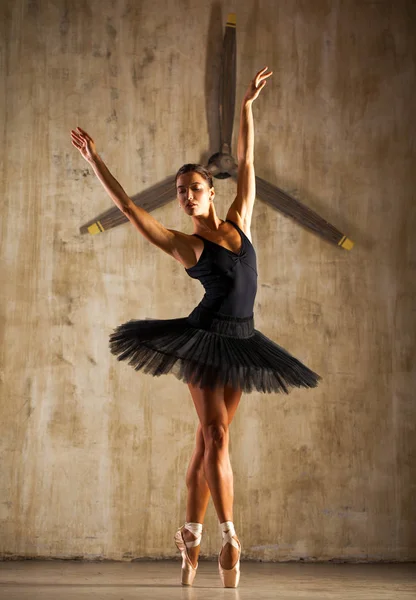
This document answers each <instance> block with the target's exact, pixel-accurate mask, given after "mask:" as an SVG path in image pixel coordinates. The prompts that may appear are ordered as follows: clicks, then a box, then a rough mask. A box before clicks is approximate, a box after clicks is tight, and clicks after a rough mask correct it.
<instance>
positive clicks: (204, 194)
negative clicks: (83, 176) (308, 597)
mask: <svg viewBox="0 0 416 600" xmlns="http://www.w3.org/2000/svg"><path fill="white" fill-rule="evenodd" d="M271 74H272V73H271V72H270V71H268V70H267V67H265V68H264V69H262V70H260V71H259V72H258V73H257V74H256V76H255V77H254V79H253V80H252V81H251V82H250V85H249V86H248V89H247V91H246V93H245V96H244V99H243V102H242V106H241V118H240V130H239V137H238V150H237V154H238V181H237V195H236V198H235V199H234V201H233V203H232V204H231V206H230V208H229V210H228V213H227V217H226V220H225V221H224V220H222V219H220V218H219V217H218V216H217V214H216V210H215V205H214V197H215V191H214V187H213V183H212V178H211V174H210V173H209V172H208V171H206V170H205V169H204V167H202V166H201V165H194V164H187V165H184V166H183V167H181V168H180V169H179V171H178V173H177V176H176V193H177V199H178V203H179V207H180V208H181V209H182V210H183V211H184V212H185V214H187V215H188V216H189V217H191V219H192V221H193V226H194V233H193V234H192V235H187V234H185V233H182V232H180V231H175V230H173V229H166V228H165V227H164V226H163V225H162V224H161V223H159V222H158V221H157V220H156V219H154V217H153V216H152V215H150V214H149V213H148V212H146V211H145V210H143V209H142V208H140V207H138V206H136V205H135V204H134V203H133V202H132V200H131V199H130V198H129V197H128V196H127V194H126V193H125V191H124V190H123V188H122V187H121V186H120V184H119V183H118V182H117V181H116V180H115V179H114V177H113V176H112V175H111V174H110V172H109V171H108V169H107V167H106V166H105V164H104V163H103V161H102V160H101V158H100V157H99V155H98V153H97V151H96V148H95V144H94V142H93V140H92V139H91V137H90V136H89V135H88V134H87V133H86V132H85V131H83V130H82V129H81V128H79V127H78V128H77V129H76V130H72V131H71V136H72V143H73V145H74V146H75V147H76V148H78V150H79V151H80V152H81V154H82V156H83V157H84V158H85V159H86V160H87V161H88V163H89V164H90V165H91V167H92V168H93V169H94V172H95V174H96V175H97V177H98V179H99V180H100V181H101V183H102V184H103V186H104V188H105V189H106V191H107V192H108V194H109V195H110V197H111V198H112V200H113V201H114V202H115V204H116V205H117V206H118V207H119V209H120V210H121V211H123V213H124V214H125V215H126V216H127V217H128V218H129V220H130V221H131V222H132V224H133V225H134V226H135V227H136V228H137V229H138V230H139V231H140V233H141V234H142V235H144V236H145V238H146V239H148V240H149V241H150V242H151V243H153V244H155V245H156V246H158V247H159V248H161V249H162V250H164V251H165V252H167V253H168V254H170V255H171V256H172V257H173V258H175V259H176V260H177V261H179V262H180V263H181V264H182V265H183V266H184V268H185V271H186V272H187V274H188V275H189V276H190V277H192V278H194V279H198V280H200V281H201V283H202V284H203V286H204V288H205V292H206V293H205V295H204V298H203V299H202V301H201V302H200V304H199V305H198V306H197V307H196V308H194V310H193V311H192V312H191V313H190V315H189V316H188V317H185V318H179V319H146V320H131V321H128V322H127V323H124V324H122V325H119V326H118V327H117V328H116V329H115V330H114V332H113V333H112V334H111V336H110V348H111V351H112V352H113V353H114V354H115V355H117V356H118V360H128V361H129V364H131V365H132V366H133V367H134V368H135V369H136V370H139V369H141V370H143V371H144V372H146V373H150V374H152V375H154V376H159V375H161V374H167V373H172V374H174V375H175V376H176V377H177V378H178V379H181V380H183V381H184V382H186V383H187V385H188V387H189V390H190V393H191V396H192V399H193V402H194V404H195V408H196V412H197V415H198V418H199V425H198V429H197V432H196V445H195V449H194V452H193V455H192V458H191V461H190V464H189V467H188V472H187V475H186V484H187V489H188V496H187V508H186V521H185V524H184V526H183V527H181V528H179V529H178V531H177V532H176V534H175V542H176V545H177V547H178V548H179V550H180V551H181V553H182V583H183V584H184V585H192V583H193V580H194V577H195V574H196V570H197V567H198V555H199V548H200V541H201V534H202V526H203V522H204V517H205V512H206V509H207V504H208V501H209V497H210V495H211V496H212V499H213V502H214V506H215V510H216V512H217V515H218V519H219V522H220V525H221V529H222V535H223V544H222V548H221V551H220V554H219V557H218V565H219V572H220V576H221V579H222V582H223V585H224V586H225V587H237V585H238V582H239V577H240V554H241V545H240V542H239V540H238V537H237V535H236V533H235V528H234V525H233V473H232V469H231V464H230V459H229V454H228V442H229V426H230V423H231V422H232V419H233V417H234V415H235V412H236V410H237V407H238V404H239V401H240V398H241V394H242V392H243V391H244V392H251V391H252V390H253V389H255V390H258V391H261V392H269V393H270V392H280V391H284V392H285V393H288V388H289V387H291V386H296V387H301V386H303V387H316V385H317V382H318V380H319V379H320V377H319V375H317V374H316V373H314V372H313V371H311V370H310V369H308V367H306V366H305V365H304V364H302V363H301V362H300V361H299V360H297V359H296V358H294V357H293V356H292V355H290V354H289V353H288V352H287V351H286V350H285V349H284V348H282V347H280V346H278V345H277V344H276V343H275V342H273V341H272V340H270V339H269V338H267V337H266V336H265V335H263V334H262V333H261V332H260V331H258V330H256V329H255V328H254V318H253V317H254V315H253V306H254V300H255V296H256V291H257V265H256V253H255V250H254V247H253V245H252V243H251V236H250V224H251V218H252V213H253V205H254V199H255V176H254V156H253V150H254V126H253V114H252V103H253V101H254V100H255V99H256V98H257V97H258V95H259V94H260V92H261V90H262V89H263V88H264V86H265V85H266V81H267V78H268V77H270V75H271Z"/></svg>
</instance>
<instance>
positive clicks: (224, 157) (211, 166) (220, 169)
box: [208, 152, 237, 179]
mask: <svg viewBox="0 0 416 600" xmlns="http://www.w3.org/2000/svg"><path fill="white" fill-rule="evenodd" d="M236 168H237V163H236V162H235V160H234V158H233V157H232V156H231V154H226V153H225V152H216V153H215V154H213V155H212V156H211V158H210V159H209V161H208V170H209V171H210V172H211V173H212V175H213V176H214V177H215V178H216V179H227V178H228V177H231V174H232V172H233V171H234V170H235V169H236Z"/></svg>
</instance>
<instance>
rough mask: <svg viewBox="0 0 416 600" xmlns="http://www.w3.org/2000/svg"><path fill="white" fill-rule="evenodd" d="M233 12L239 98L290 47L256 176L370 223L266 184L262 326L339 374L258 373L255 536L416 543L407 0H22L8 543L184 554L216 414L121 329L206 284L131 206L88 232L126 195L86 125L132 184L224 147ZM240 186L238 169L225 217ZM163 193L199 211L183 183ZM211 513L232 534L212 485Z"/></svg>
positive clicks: (12, 549)
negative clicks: (112, 349)
mask: <svg viewBox="0 0 416 600" xmlns="http://www.w3.org/2000/svg"><path fill="white" fill-rule="evenodd" d="M231 10H236V12H237V27H238V29H237V36H238V78H237V79H238V81H237V102H238V104H239V103H240V101H241V98H242V95H243V92H244V90H245V87H246V84H247V83H248V81H249V80H250V78H251V77H252V76H253V75H254V73H255V72H256V70H257V69H258V68H260V67H261V66H263V65H265V64H267V65H269V67H270V68H272V69H273V70H274V76H273V79H272V81H270V84H269V86H268V87H267V89H266V90H265V91H264V93H263V94H262V96H261V98H260V99H259V100H258V101H257V103H256V105H255V125H256V169H257V173H258V175H260V176H262V177H264V178H266V179H268V180H269V181H271V182H272V183H274V184H276V185H279V186H280V187H282V188H284V189H286V190H288V191H290V192H292V193H294V194H295V195H297V196H298V197H299V198H300V199H301V200H302V201H303V202H304V203H305V204H307V205H309V206H310V207H311V208H313V209H315V210H316V211H317V212H319V213H320V214H321V215H322V216H323V217H325V218H326V219H328V220H329V221H330V222H331V223H333V224H334V225H336V226H337V227H338V228H339V229H340V230H341V231H342V232H345V233H346V234H347V235H349V236H350V237H351V238H352V239H353V240H354V241H355V243H356V246H355V248H354V249H353V250H352V251H351V252H347V251H345V250H341V249H339V248H337V247H335V246H332V245H330V244H328V243H327V242H324V241H322V240H321V239H320V238H319V237H317V236H316V235H313V234H311V233H309V232H308V231H306V230H304V229H302V228H301V227H300V226H298V225H297V224H296V223H294V222H293V221H291V220H290V219H288V218H286V217H284V216H282V215H281V214H280V213H279V212H276V211H275V210H273V209H271V208H270V207H269V206H266V205H265V204H264V203H262V202H261V201H260V200H257V202H256V206H255V210H254V218H253V222H252V236H253V243H254V245H255V247H256V249H257V253H258V265H259V290H258V295H257V299H256V305H255V319H256V327H257V329H259V330H261V331H262V332H263V333H264V334H266V335H268V336H269V337H271V338H272V339H274V340H275V341H277V342H278V343H279V344H281V345H282V346H284V347H286V348H287V349H288V350H289V351H290V352H292V353H293V354H294V355H295V356H298V357H299V358H300V359H301V360H303V361H304V362H306V364H308V365H309V366H310V367H311V368H313V369H314V370H316V371H317V372H318V373H320V374H321V375H322V376H323V382H322V383H321V385H320V386H319V388H317V389H314V390H294V391H292V392H291V394H290V396H282V395H277V394H276V395H264V394H257V393H253V394H250V395H246V396H243V399H242V402H241V405H240V408H239V411H238V412H237V415H236V417H235V421H234V423H233V425H232V433H231V436H232V442H231V444H232V447H231V452H232V463H233V466H234V472H235V523H236V526H237V531H238V533H239V535H240V538H241V541H242V544H243V549H244V556H245V557H250V558H257V559H263V560H287V559H304V560H314V559H323V560H327V559H332V558H341V559H345V560H378V559H383V560H406V559H415V558H416V545H415V543H416V535H415V522H416V516H415V504H414V498H415V494H416V489H415V466H414V465H415V459H416V453H415V445H416V442H415V439H416V437H415V416H416V415H415V413H416V408H415V389H416V385H415V384H416V378H415V321H416V319H415V298H416V295H415V291H416V277H415V267H416V262H415V260H416V256H415V242H414V237H415V236H414V231H415V227H416V220H415V217H416V214H415V203H414V200H415V196H414V190H415V184H416V177H415V117H414V110H415V105H414V97H415V92H416V85H415V17H416V11H415V5H414V3H413V2H412V1H411V0H409V1H406V0H402V1H401V0H394V1H393V0H385V1H382V0H380V1H374V2H370V1H360V2H358V1H357V2H355V1H353V0H351V1H347V0H344V1H342V0H339V1H337V0H333V1H331V0H314V1H312V0H309V1H307V0H299V1H295V0H293V1H292V0H290V1H288V2H279V3H278V2H274V1H273V0H267V1H266V0H265V1H260V0H258V1H256V0H244V1H240V2H238V3H237V1H236V0H232V1H231V2H224V1H221V2H217V3H215V2H214V3H207V2H205V1H204V2H202V1H201V2H192V1H191V0H176V1H175V2H168V1H167V0H166V1H162V0H151V1H150V0H141V1H136V2H134V1H133V0H131V1H127V0H126V1H121V0H120V1H118V2H111V1H110V0H104V1H103V0H100V1H98V0H91V1H87V0H84V1H82V0H77V1H73V2H72V1H71V2H66V1H64V0H55V1H52V0H51V1H49V2H48V1H41V0H27V1H23V0H3V1H2V3H1V13H2V14H1V19H0V23H1V25H0V27H1V40H2V41H1V55H0V58H1V72H2V77H3V82H4V84H5V85H4V86H2V87H1V96H0V97H1V111H0V118H1V119H2V122H1V131H2V132H3V143H2V150H3V161H2V171H1V177H2V220H1V280H0V283H1V295H2V303H1V346H0V358H1V371H0V383H1V409H0V410H1V412H0V415H1V416H0V423H1V424H0V453H1V454H0V460H1V471H0V554H1V556H2V557H6V558H7V557H16V556H23V557H84V558H97V557H105V558H113V559H122V558H125V559H130V558H134V557H143V556H148V557H172V556H175V555H176V550H175V548H174V546H173V543H172V536H173V533H174V530H175V528H176V527H177V526H179V525H180V524H182V523H183V521H184V516H185V491H186V490H185V482H184V477H185V472H186V468H187V464H188V460H189V457H190V455H191V452H192V447H193V443H194V432H195V429H196V425H197V418H196V413H195V411H194V408H193V405H192V401H191V397H190V394H189V391H188V388H187V386H186V385H184V384H183V383H181V382H179V381H178V380H176V379H175V378H174V377H173V376H164V377H161V378H159V379H153V378H151V377H150V376H148V375H144V374H138V373H136V372H135V371H134V370H133V369H132V368H131V367H130V366H129V365H127V364H124V363H119V362H117V360H116V359H115V357H114V356H112V355H111V354H110V353H109V350H108V335H109V334H110V333H111V331H112V329H113V328H114V327H115V326H116V325H118V324H119V323H121V322H124V321H127V320H129V319H131V318H144V317H157V318H174V317H179V316H186V315H187V314H189V312H190V311H191V309H192V308H193V307H194V306H195V304H197V302H199V300H200V298H201V297H202V293H203V290H202V287H201V286H199V284H198V283H197V282H195V281H193V280H191V279H190V278H189V277H188V276H187V275H186V273H185V271H184V270H183V268H182V267H181V265H180V264H179V263H177V262H176V261H174V260H173V259H172V258H170V257H169V256H168V255H166V254H165V253H163V252H162V251H160V250H159V249H157V248H156V247H154V246H152V245H151V244H149V243H148V242H147V241H146V240H145V239H144V238H142V237H141V236H140V234H139V233H138V232H137V231H136V230H135V229H134V228H133V227H132V226H131V225H129V224H126V225H124V226H122V227H118V228H116V229H114V230H112V231H110V232H107V233H104V234H102V235H97V236H81V235H80V234H79V232H78V228H79V226H80V225H81V224H82V223H85V222H86V221H87V220H89V219H90V218H93V217H94V216H95V215H97V214H98V213H100V212H101V211H103V210H105V209H106V208H108V207H110V206H111V200H109V199H108V197H107V196H106V195H105V193H104V192H103V190H102V188H101V186H100V184H99V183H98V181H97V180H96V179H95V177H94V175H93V173H92V171H91V169H89V168H88V166H87V164H86V163H85V162H84V161H83V159H82V158H81V156H80V155H79V153H78V152H77V151H76V150H75V149H74V148H73V147H72V145H71V143H70V135H69V131H70V129H71V128H73V127H76V126H77V125H80V126H81V127H83V128H85V129H86V130H87V131H88V132H89V133H90V134H91V135H92V136H93V137H94V139H95V140H96V143H97V146H98V150H99V151H100V153H101V154H102V156H103V157H104V159H105V160H106V161H107V163H108V165H109V167H110V169H111V170H112V172H113V173H114V175H115V176H116V177H117V178H118V179H119V180H120V181H121V183H122V184H123V186H124V187H125V189H126V191H127V192H128V193H129V194H135V193H137V192H139V191H140V190H143V189H145V188H146V187H148V186H150V185H152V184H154V183H156V182H158V181H160V180H161V179H163V178H164V177H166V176H167V175H169V174H171V173H174V172H175V171H176V169H177V168H178V167H179V166H180V165H181V164H182V163H184V162H188V161H195V160H196V161H199V160H205V159H206V158H207V157H208V156H209V155H210V153H211V152H213V151H215V150H217V147H216V144H217V141H216V139H215V136H216V134H217V133H216V131H215V128H213V125H212V123H213V120H214V117H213V113H212V111H215V93H216V91H217V87H218V84H217V72H218V71H217V70H218V66H219V48H220V44H221V39H222V32H223V27H224V24H225V21H226V17H227V13H228V12H229V11H231ZM207 110H208V118H207ZM214 114H215V112H214ZM210 123H211V125H210V128H211V129H209V124H210ZM236 125H237V120H236ZM211 130H212V131H214V134H213V135H211V138H212V139H210V131H211ZM234 133H236V127H235V131H234ZM234 147H235V146H234ZM234 191H235V185H234V183H232V182H231V181H229V180H227V181H222V182H221V181H218V184H217V211H218V214H219V216H220V217H222V218H224V217H225V213H226V210H227V208H228V205H229V204H230V202H231V200H232V198H233V194H234ZM154 215H155V217H156V218H158V219H160V221H161V222H162V223H163V224H164V225H165V226H167V227H172V228H175V229H179V230H182V231H186V232H188V233H190V232H191V231H192V227H191V225H192V224H191V222H190V221H189V218H187V217H185V216H184V215H183V214H182V213H181V212H180V210H179V209H178V206H177V203H176V202H175V201H174V200H173V201H172V202H171V203H170V204H168V205H166V206H165V207H163V208H161V209H158V210H156V211H155V212H154ZM206 525H207V533H206V536H205V538H204V542H203V546H202V552H203V554H206V555H214V553H216V552H217V551H218V549H219V541H220V537H219V530H218V526H217V519H216V515H215V513H214V510H213V507H212V504H210V508H209V513H208V515H207V520H206Z"/></svg>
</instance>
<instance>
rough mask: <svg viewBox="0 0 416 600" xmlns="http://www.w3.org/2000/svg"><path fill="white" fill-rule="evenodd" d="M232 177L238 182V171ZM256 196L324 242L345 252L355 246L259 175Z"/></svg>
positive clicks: (294, 199)
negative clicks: (334, 245)
mask: <svg viewBox="0 0 416 600" xmlns="http://www.w3.org/2000/svg"><path fill="white" fill-rule="evenodd" d="M232 177H233V179H235V180H237V172H236V170H234V171H233V173H232ZM256 195H257V196H258V197H259V198H260V199H261V200H263V201H264V202H266V203H267V204H269V205H270V206H272V207H273V208H276V209H277V210H279V211H280V212H282V213H283V214H284V215H286V216H288V217H291V218H292V219H294V220H295V221H296V222H297V223H300V225H303V226H304V227H306V228H307V229H309V230H311V231H313V232H314V233H317V234H318V235H319V236H320V237H321V238H323V239H324V240H327V241H328V242H331V243H332V244H336V245H337V246H341V247H342V248H344V249H345V250H351V249H352V247H353V246H354V242H353V241H352V240H350V239H349V238H347V236H346V235H344V234H343V233H341V232H340V231H339V230H338V229H337V228H336V227H334V226H333V225H331V224H330V223H328V221H325V219H323V218H322V217H320V216H319V215H318V214H317V213H316V212H315V211H313V210H312V209H310V208H308V207H307V206H305V205H304V204H302V203H301V202H299V200H296V198H294V197H293V196H290V194H287V193H286V192H284V191H283V190H281V189H280V188H278V187H276V186H275V185H272V184H271V183H269V182H268V181H266V180H265V179H262V178H261V177H258V176H257V175H256Z"/></svg>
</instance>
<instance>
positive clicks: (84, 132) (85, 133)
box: [77, 127, 92, 142]
mask: <svg viewBox="0 0 416 600" xmlns="http://www.w3.org/2000/svg"><path fill="white" fill-rule="evenodd" d="M77 129H78V131H80V132H81V133H82V134H83V135H84V136H85V137H86V139H87V140H89V141H90V142H92V138H91V136H89V135H88V133H87V132H86V131H84V130H83V129H81V127H77Z"/></svg>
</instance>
